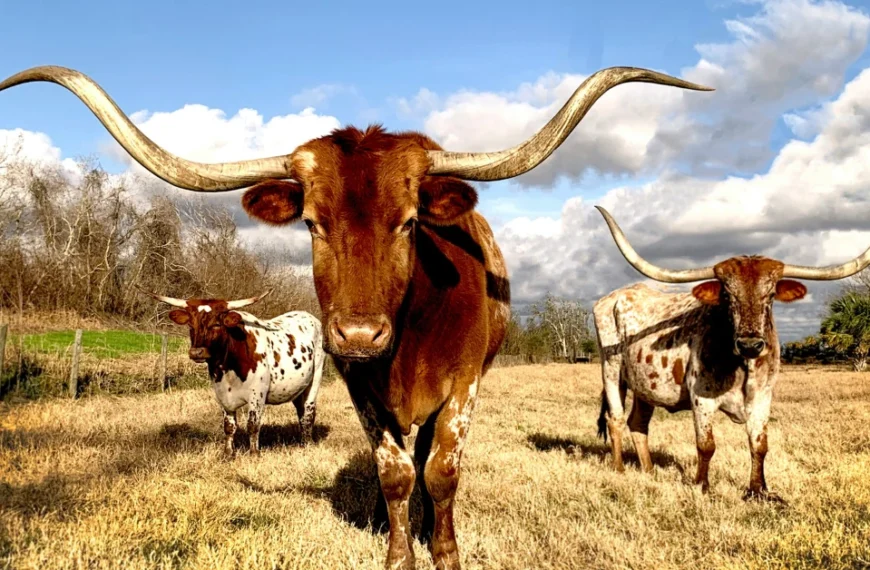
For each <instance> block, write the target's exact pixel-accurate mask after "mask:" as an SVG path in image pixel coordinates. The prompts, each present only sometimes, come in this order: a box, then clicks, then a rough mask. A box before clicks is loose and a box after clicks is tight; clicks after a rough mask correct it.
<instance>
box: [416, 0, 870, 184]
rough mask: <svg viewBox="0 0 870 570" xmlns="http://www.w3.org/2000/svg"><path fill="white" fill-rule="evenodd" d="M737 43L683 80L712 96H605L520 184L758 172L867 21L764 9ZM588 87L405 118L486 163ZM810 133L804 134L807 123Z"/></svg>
mask: <svg viewBox="0 0 870 570" xmlns="http://www.w3.org/2000/svg"><path fill="white" fill-rule="evenodd" d="M726 27H727V29H728V31H729V33H730V34H731V36H732V38H733V39H732V41H731V42H728V43H722V44H701V45H698V46H697V50H698V52H699V54H700V55H701V59H700V60H699V61H698V63H697V64H696V65H694V66H693V67H691V68H688V69H685V70H684V72H683V76H684V77H686V78H687V79H690V80H692V81H697V82H699V83H703V84H706V85H709V86H711V87H715V88H716V89H717V90H716V91H715V92H712V93H703V92H692V91H684V90H680V89H676V88H672V87H664V86H653V85H645V84H628V85H623V86H620V87H617V88H615V89H614V90H612V91H611V92H609V93H607V94H606V95H605V96H604V97H603V98H602V99H601V100H599V102H598V103H596V105H595V106H594V107H593V108H592V110H591V111H590V112H589V113H588V115H587V116H586V118H584V120H583V122H581V124H580V125H579V126H578V127H577V130H576V131H575V132H574V133H573V134H572V135H571V136H570V137H569V138H568V140H567V141H565V143H564V144H563V145H562V147H561V148H560V149H559V150H557V151H556V152H555V153H554V154H553V155H552V156H551V157H550V158H549V159H548V160H547V161H546V162H545V163H543V164H542V165H540V166H539V167H537V168H536V169H535V170H533V171H531V172H529V173H528V174H526V175H524V176H522V177H520V178H518V179H517V182H518V183H520V184H522V185H540V186H548V185H551V184H552V183H553V182H554V181H555V180H556V179H557V178H558V177H560V176H563V175H564V176H569V177H571V178H575V179H579V178H582V177H584V176H585V175H588V174H590V173H591V172H597V173H603V174H615V175H638V174H643V173H648V172H650V171H656V170H657V169H660V168H662V167H664V166H668V165H670V166H679V167H681V169H683V170H684V171H688V172H694V173H698V174H704V175H721V174H723V173H727V172H735V171H739V172H747V173H748V172H753V171H755V170H757V169H758V168H760V167H763V166H764V165H765V164H766V163H767V161H768V160H769V158H770V150H769V141H770V135H771V131H772V129H773V127H774V125H775V122H776V120H777V119H778V118H779V117H780V116H781V115H782V114H783V113H786V112H788V111H794V110H796V109H799V108H801V107H804V106H807V105H810V104H815V103H817V102H818V100H819V98H820V97H829V96H832V95H834V94H835V93H836V92H837V90H838V89H839V88H840V87H841V86H842V84H843V81H844V74H845V72H846V69H847V67H848V66H849V65H850V64H851V63H852V62H854V61H855V60H856V59H857V57H858V56H859V55H860V54H861V53H862V52H863V51H864V49H865V48H866V46H867V39H868V33H870V18H868V16H867V15H866V14H864V13H862V12H860V11H858V10H856V9H854V8H851V7H847V6H845V5H843V4H840V3H836V2H815V1H811V0H789V1H785V0H769V1H767V2H764V3H761V10H760V12H759V13H758V14H757V15H755V16H752V17H749V18H744V19H740V20H733V21H728V22H726ZM584 79H585V76H581V75H572V74H564V75H557V74H554V73H550V74H547V75H545V76H543V77H541V78H540V79H538V80H537V81H536V82H534V83H528V84H523V85H521V86H520V87H518V88H517V89H516V90H515V91H513V92H509V93H487V92H471V91H467V92H460V93H457V94H454V95H451V96H448V97H446V98H443V100H442V99H441V98H439V97H438V96H437V95H436V94H434V93H432V92H430V91H427V90H422V91H421V92H420V93H419V94H418V95H417V96H416V97H415V98H414V100H413V101H412V102H408V101H405V100H400V101H399V111H400V112H402V113H408V112H411V111H412V110H414V109H417V110H425V109H426V106H427V104H428V105H429V106H433V105H437V106H438V108H437V109H435V110H434V111H432V112H430V113H429V114H428V115H427V116H426V118H425V120H424V126H425V130H426V132H428V133H430V134H431V135H433V136H434V137H435V138H436V140H438V141H439V142H440V143H441V144H442V145H443V146H444V147H445V148H448V149H449V150H455V151H491V150H497V149H501V148H506V147H508V146H512V145H514V144H517V143H519V142H521V141H522V140H524V139H526V138H528V137H529V136H531V135H532V134H533V133H534V132H535V131H537V130H538V129H539V128H540V127H542V126H543V125H544V123H545V122H546V121H548V120H549V119H550V118H551V117H552V116H553V115H554V114H555V113H556V111H557V110H558V109H559V108H560V107H561V106H562V105H563V104H564V102H565V101H567V99H568V98H569V97H570V95H571V94H572V93H573V92H574V90H575V89H576V88H577V87H578V86H579V85H580V84H581V83H582V81H583V80H584ZM812 119H813V117H812V116H811V115H809V114H807V115H801V114H799V113H794V112H793V113H792V114H791V115H789V118H788V119H787V120H789V121H791V123H790V124H791V125H792V128H795V129H797V130H802V131H803V133H804V134H805V135H807V136H810V135H811V134H812V129H811V123H812ZM801 121H803V122H801Z"/></svg>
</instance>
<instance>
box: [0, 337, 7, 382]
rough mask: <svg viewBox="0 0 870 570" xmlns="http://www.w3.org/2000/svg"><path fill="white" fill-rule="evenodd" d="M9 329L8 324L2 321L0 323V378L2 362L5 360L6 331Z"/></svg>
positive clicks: (1, 376) (0, 376)
mask: <svg viewBox="0 0 870 570" xmlns="http://www.w3.org/2000/svg"><path fill="white" fill-rule="evenodd" d="M7 330H9V325H8V324H6V323H4V324H2V325H0V378H3V364H5V362H6V358H5V357H6V331H7Z"/></svg>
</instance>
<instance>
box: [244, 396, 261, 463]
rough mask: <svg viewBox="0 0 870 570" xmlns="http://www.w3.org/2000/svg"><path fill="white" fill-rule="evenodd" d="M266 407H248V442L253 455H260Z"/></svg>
mask: <svg viewBox="0 0 870 570" xmlns="http://www.w3.org/2000/svg"><path fill="white" fill-rule="evenodd" d="M264 411H265V410H264V406H253V405H252V406H248V425H247V428H248V442H249V445H250V447H251V455H260V426H261V425H262V424H263V412H264Z"/></svg>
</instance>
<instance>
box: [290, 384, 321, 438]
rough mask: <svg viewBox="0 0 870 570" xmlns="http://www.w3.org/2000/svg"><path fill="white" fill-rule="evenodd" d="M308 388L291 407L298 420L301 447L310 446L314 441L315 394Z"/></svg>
mask: <svg viewBox="0 0 870 570" xmlns="http://www.w3.org/2000/svg"><path fill="white" fill-rule="evenodd" d="M311 388H312V387H311V386H309V387H308V388H306V389H305V391H304V392H302V393H301V394H299V396H297V397H296V399H295V400H293V405H294V406H295V407H296V416H297V417H298V418H299V432H300V437H301V440H302V445H308V444H310V443H311V442H312V441H313V439H314V420H315V419H316V417H317V404H316V402H315V400H316V398H317V393H316V392H315V391H314V390H312V389H311Z"/></svg>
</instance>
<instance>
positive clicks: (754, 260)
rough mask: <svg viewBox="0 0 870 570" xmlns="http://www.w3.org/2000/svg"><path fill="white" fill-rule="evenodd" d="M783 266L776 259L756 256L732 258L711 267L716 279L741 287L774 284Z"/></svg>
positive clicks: (780, 274)
mask: <svg viewBox="0 0 870 570" xmlns="http://www.w3.org/2000/svg"><path fill="white" fill-rule="evenodd" d="M784 267H785V265H784V264H783V263H782V262H781V261H777V260H776V259H770V258H768V257H762V256H757V255H747V256H739V257H732V258H730V259H726V260H725V261H722V262H720V263H717V264H716V265H715V266H714V267H713V272H714V273H715V275H716V278H717V279H719V280H720V281H723V282H725V283H741V284H743V285H750V284H757V283H769V282H771V281H773V282H776V281H778V280H779V279H780V278H781V277H782V272H783V269H784Z"/></svg>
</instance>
